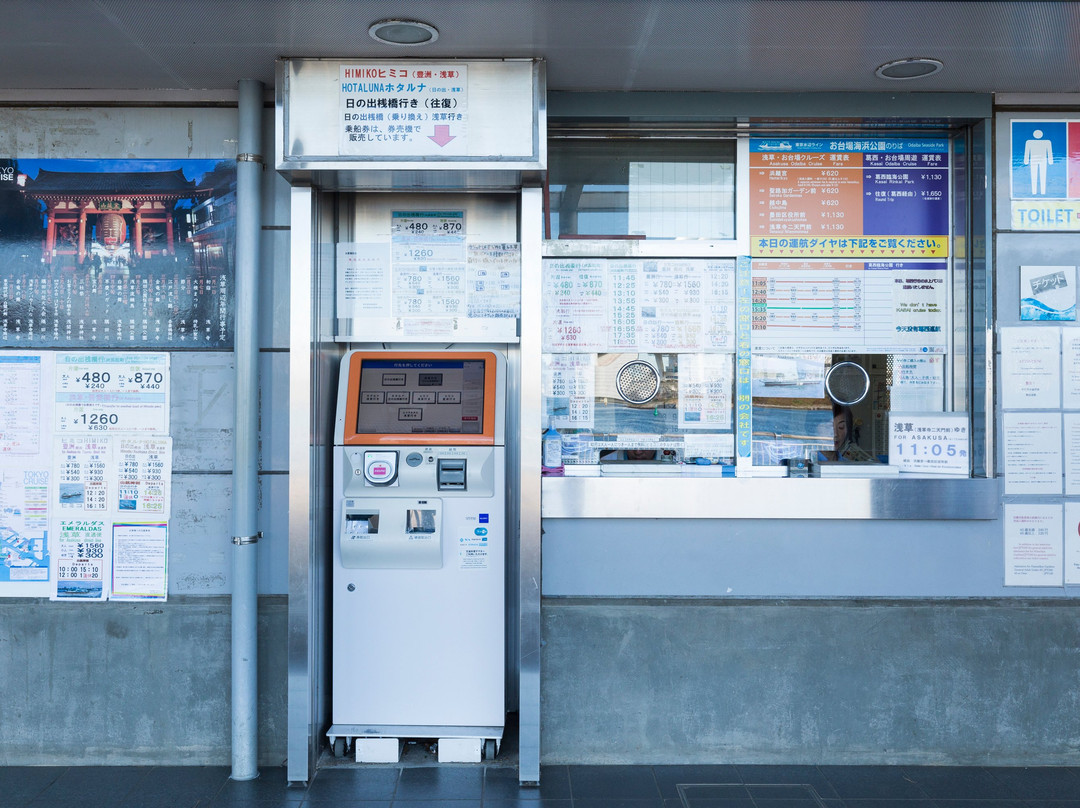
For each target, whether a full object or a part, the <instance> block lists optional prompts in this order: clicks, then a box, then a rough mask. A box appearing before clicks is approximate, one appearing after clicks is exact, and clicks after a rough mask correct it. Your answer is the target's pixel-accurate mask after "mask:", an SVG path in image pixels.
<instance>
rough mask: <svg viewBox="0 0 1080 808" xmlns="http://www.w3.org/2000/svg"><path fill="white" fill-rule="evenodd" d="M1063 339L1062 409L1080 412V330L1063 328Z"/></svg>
mask: <svg viewBox="0 0 1080 808" xmlns="http://www.w3.org/2000/svg"><path fill="white" fill-rule="evenodd" d="M1061 337H1062V339H1061V407H1062V409H1065V410H1080V328H1063V329H1061Z"/></svg>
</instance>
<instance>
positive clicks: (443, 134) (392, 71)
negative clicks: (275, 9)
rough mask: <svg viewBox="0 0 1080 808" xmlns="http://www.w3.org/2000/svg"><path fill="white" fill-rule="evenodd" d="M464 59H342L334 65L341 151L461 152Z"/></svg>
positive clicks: (381, 154)
mask: <svg viewBox="0 0 1080 808" xmlns="http://www.w3.org/2000/svg"><path fill="white" fill-rule="evenodd" d="M467 71H468V68H467V67H466V66H465V65H464V64H446V65H437V64H420V65H404V66H403V65H401V64H394V63H387V64H376V63H364V64H343V65H341V66H340V69H339V85H340V86H339V90H338V98H339V109H340V137H339V140H338V142H339V151H340V153H341V154H342V155H364V156H378V157H401V158H403V159H408V158H415V157H423V158H439V157H461V156H462V155H465V154H468V151H467V146H468V123H469V107H468V92H467V88H468V76H467Z"/></svg>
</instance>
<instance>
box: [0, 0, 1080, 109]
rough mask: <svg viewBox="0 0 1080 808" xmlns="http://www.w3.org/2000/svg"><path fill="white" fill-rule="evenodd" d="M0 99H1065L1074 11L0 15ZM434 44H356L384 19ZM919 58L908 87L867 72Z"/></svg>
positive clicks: (220, 10) (446, 4)
mask: <svg viewBox="0 0 1080 808" xmlns="http://www.w3.org/2000/svg"><path fill="white" fill-rule="evenodd" d="M2 8H3V11H4V14H3V24H2V25H0V90H13V89H16V90H17V89H27V90H41V89H50V90H63V89H93V90H107V89H124V90H145V89H162V88H169V89H182V90H232V89H235V87H236V82H237V81H238V80H240V79H259V80H261V81H263V82H264V83H266V84H267V85H268V86H271V85H273V82H274V60H275V59H276V58H278V57H280V56H293V57H316V56H325V57H345V58H358V59H360V58H363V59H389V58H424V59H429V58H430V59H448V58H486V57H539V58H543V59H545V60H547V65H548V73H547V76H548V87H549V89H552V90H568V91H569V90H578V91H587V90H626V91H631V90H716V91H780V90H787V91H790V90H796V91H813V92H816V91H880V92H898V91H902V92H907V91H936V92H960V91H963V92H972V91H973V92H1024V93H1032V92H1054V93H1060V92H1066V93H1068V92H1077V91H1080V3H1077V2H997V3H974V2H910V1H909V0H840V1H839V2H823V1H822V0H808V1H807V2H800V1H799V0H397V2H387V1H386V0H351V2H341V0H169V1H166V0H4V2H3V4H2ZM401 17H407V18H410V19H416V20H421V21H423V22H426V23H429V24H431V25H434V26H435V27H436V28H437V29H438V30H439V32H440V36H439V38H438V41H436V42H434V43H433V44H430V45H427V46H423V47H394V46H388V45H384V44H380V43H377V42H375V41H374V40H372V39H371V38H370V37H369V36H368V27H369V26H370V24H371V23H373V22H375V21H377V20H380V19H386V18H401ZM909 57H933V58H937V59H940V60H941V61H942V62H944V65H945V67H944V69H943V70H942V71H941V72H940V73H938V74H936V75H934V76H930V77H927V78H923V79H918V80H911V81H887V80H884V79H881V78H878V77H877V76H876V75H875V74H874V69H875V67H877V66H878V65H879V64H881V63H883V62H886V61H889V60H893V59H900V58H909Z"/></svg>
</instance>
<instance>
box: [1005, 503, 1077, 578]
mask: <svg viewBox="0 0 1080 808" xmlns="http://www.w3.org/2000/svg"><path fill="white" fill-rule="evenodd" d="M1062 556H1063V542H1062V515H1061V506H1060V505H1032V504H1021V503H1015V504H1013V503H1006V505H1005V586H1061V585H1062V583H1063V570H1062V566H1063V558H1062Z"/></svg>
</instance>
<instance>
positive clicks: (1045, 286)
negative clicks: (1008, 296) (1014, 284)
mask: <svg viewBox="0 0 1080 808" xmlns="http://www.w3.org/2000/svg"><path fill="white" fill-rule="evenodd" d="M1020 319H1021V320H1075V319H1076V267H1074V266H1022V267H1020Z"/></svg>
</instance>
